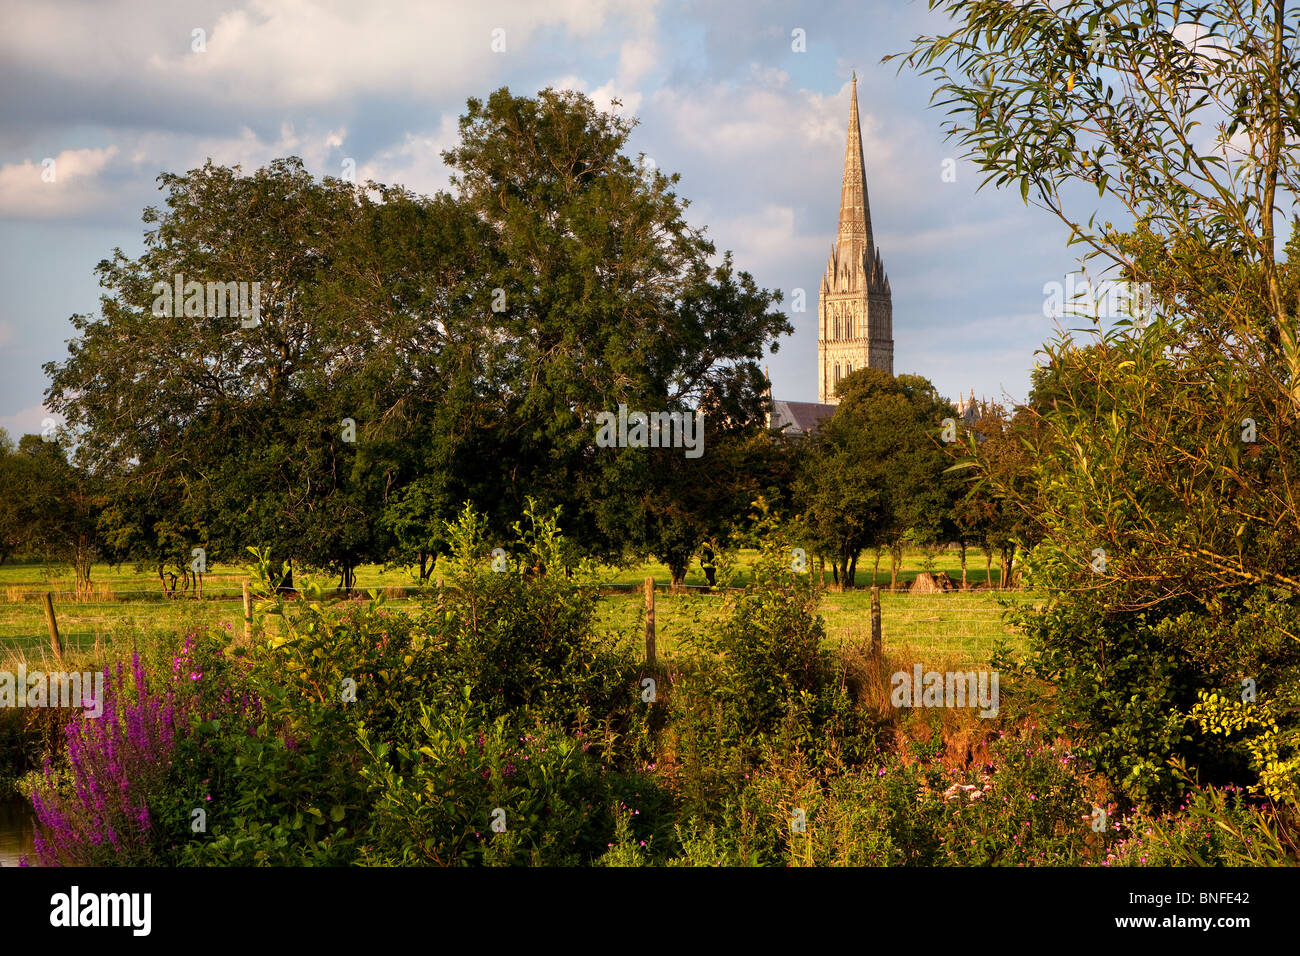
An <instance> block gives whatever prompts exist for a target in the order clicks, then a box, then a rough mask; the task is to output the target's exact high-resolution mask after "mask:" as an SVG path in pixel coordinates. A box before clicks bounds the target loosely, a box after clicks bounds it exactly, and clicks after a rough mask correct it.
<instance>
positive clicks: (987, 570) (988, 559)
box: [984, 548, 993, 588]
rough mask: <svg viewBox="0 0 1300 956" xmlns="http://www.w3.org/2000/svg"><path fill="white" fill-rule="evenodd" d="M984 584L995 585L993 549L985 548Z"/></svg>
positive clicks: (987, 585)
mask: <svg viewBox="0 0 1300 956" xmlns="http://www.w3.org/2000/svg"><path fill="white" fill-rule="evenodd" d="M984 586H985V587H989V588H991V587H993V549H992V548H985V549H984Z"/></svg>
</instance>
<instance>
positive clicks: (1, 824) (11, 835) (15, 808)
mask: <svg viewBox="0 0 1300 956" xmlns="http://www.w3.org/2000/svg"><path fill="white" fill-rule="evenodd" d="M35 834H36V824H35V821H34V820H33V819H32V805H31V804H30V803H28V802H27V801H26V800H24V799H23V798H22V797H2V798H0V866H17V865H18V861H19V860H20V859H22V858H23V857H24V856H28V857H33V858H34V857H35V856H36V851H35V850H34V849H33V847H32V839H33V838H34V836H35Z"/></svg>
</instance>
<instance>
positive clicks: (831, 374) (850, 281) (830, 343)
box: [817, 72, 894, 404]
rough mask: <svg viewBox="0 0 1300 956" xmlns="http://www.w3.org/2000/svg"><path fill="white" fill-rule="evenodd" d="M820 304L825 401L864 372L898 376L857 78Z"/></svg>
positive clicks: (821, 374) (820, 389)
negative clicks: (837, 213) (837, 211)
mask: <svg viewBox="0 0 1300 956" xmlns="http://www.w3.org/2000/svg"><path fill="white" fill-rule="evenodd" d="M818 298H819V303H818V313H819V316H818V332H817V362H818V365H819V366H820V368H819V370H818V373H817V374H818V389H817V394H818V397H819V400H820V401H822V402H826V403H831V404H833V403H835V402H836V401H838V399H837V398H836V396H835V386H836V385H837V384H838V383H839V381H840V380H841V379H842V378H844V377H845V376H846V375H852V374H853V373H854V372H855V371H856V370H858V369H863V368H875V369H880V370H881V371H884V372H888V373H889V374H890V375H893V374H894V306H893V302H892V301H891V297H890V291H889V278H888V276H886V274H885V266H884V263H883V262H882V261H881V258H880V250H879V248H877V247H876V245H875V241H874V238H873V236H872V235H871V209H870V207H869V205H868V203H867V172H866V163H865V162H864V161H863V158H862V126H861V123H860V121H859V120H858V76H857V73H856V72H855V73H854V74H853V91H852V94H851V96H850V98H849V136H848V141H847V142H846V143H845V146H844V179H843V181H842V182H841V184H840V224H839V230H838V232H837V234H836V237H835V244H834V245H833V246H832V247H831V256H830V259H829V261H828V262H827V263H826V274H825V275H824V276H823V277H822V285H821V294H820V296H819V297H818Z"/></svg>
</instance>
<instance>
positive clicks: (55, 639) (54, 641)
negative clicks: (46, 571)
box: [45, 591, 63, 661]
mask: <svg viewBox="0 0 1300 956" xmlns="http://www.w3.org/2000/svg"><path fill="white" fill-rule="evenodd" d="M45 623H46V624H48V625H49V628H50V647H51V648H52V649H53V650H54V657H55V659H57V660H60V661H61V660H63V642H62V641H61V640H59V624H58V622H57V621H56V620H55V619H54V596H53V595H52V594H50V592H49V591H46V592H45Z"/></svg>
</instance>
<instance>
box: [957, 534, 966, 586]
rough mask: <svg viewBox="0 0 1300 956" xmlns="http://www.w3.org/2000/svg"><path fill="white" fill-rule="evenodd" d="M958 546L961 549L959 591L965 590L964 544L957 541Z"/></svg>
mask: <svg viewBox="0 0 1300 956" xmlns="http://www.w3.org/2000/svg"><path fill="white" fill-rule="evenodd" d="M957 544H958V546H959V547H960V548H961V589H962V590H963V591H965V590H966V542H965V541H959V542H958V543H957Z"/></svg>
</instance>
